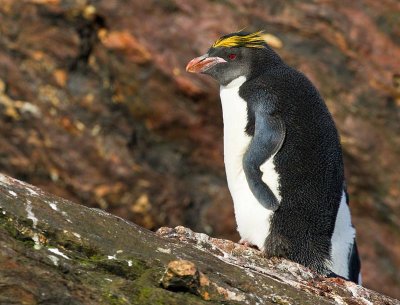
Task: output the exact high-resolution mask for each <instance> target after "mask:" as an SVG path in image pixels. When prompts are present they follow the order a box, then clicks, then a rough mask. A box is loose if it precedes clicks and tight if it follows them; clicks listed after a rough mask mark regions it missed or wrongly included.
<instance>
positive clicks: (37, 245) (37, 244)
mask: <svg viewBox="0 0 400 305" xmlns="http://www.w3.org/2000/svg"><path fill="white" fill-rule="evenodd" d="M25 210H26V213H27V214H28V216H27V218H28V219H30V220H32V227H33V229H36V226H37V223H38V219H37V218H36V216H35V214H34V213H33V211H32V204H31V202H30V201H29V200H27V202H26V207H25ZM32 240H33V241H34V243H35V245H34V246H33V248H34V249H35V250H39V249H40V248H41V247H42V246H41V245H40V240H39V235H38V234H37V233H33V236H32Z"/></svg>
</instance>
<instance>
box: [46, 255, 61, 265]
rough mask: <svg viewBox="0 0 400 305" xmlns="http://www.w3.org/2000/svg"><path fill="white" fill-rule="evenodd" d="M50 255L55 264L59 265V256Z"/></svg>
mask: <svg viewBox="0 0 400 305" xmlns="http://www.w3.org/2000/svg"><path fill="white" fill-rule="evenodd" d="M48 257H49V259H50V260H51V261H52V262H53V264H54V265H56V266H58V261H59V259H58V257H56V256H54V255H49V256H48Z"/></svg>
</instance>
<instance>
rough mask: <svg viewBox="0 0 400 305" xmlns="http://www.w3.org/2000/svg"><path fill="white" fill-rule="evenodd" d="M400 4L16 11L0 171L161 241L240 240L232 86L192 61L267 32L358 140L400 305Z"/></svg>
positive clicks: (359, 191)
mask: <svg viewBox="0 0 400 305" xmlns="http://www.w3.org/2000/svg"><path fill="white" fill-rule="evenodd" d="M399 12H400V3H399V2H398V1H396V0H381V1H374V0H359V1H345V0H337V1H319V0H313V1H309V0H304V1H277V0H269V1H256V0H224V1H196V0H193V1H183V0H149V1H136V0H120V1H108V0H23V1H22V0H21V1H15V0H0V170H1V171H2V172H4V173H6V174H9V175H11V176H13V177H16V178H19V179H20V180H23V181H27V182H30V183H32V184H34V185H37V186H39V187H41V188H43V189H45V190H47V191H49V192H51V193H54V194H57V195H59V196H62V197H65V198H68V199H70V200H74V201H76V202H82V203H84V204H85V205H87V206H90V207H98V208H102V209H104V210H107V211H109V212H111V213H113V214H115V215H118V216H121V217H123V218H124V219H128V220H131V221H134V222H135V223H138V224H139V225H141V226H144V227H146V228H148V229H152V230H155V229H157V228H158V227H160V226H164V225H167V226H171V227H174V226H177V225H184V226H186V227H190V228H191V229H193V230H195V231H200V232H204V233H207V234H209V235H211V236H214V237H220V238H228V239H231V240H238V236H237V234H236V232H235V222H234V218H233V212H232V202H231V198H230V195H229V192H228V190H227V187H226V182H225V176H224V170H223V160H222V156H223V152H222V120H221V110H220V103H219V97H218V88H217V85H216V84H215V83H214V82H212V81H211V80H210V79H207V78H205V77H201V76H200V77H198V76H192V75H188V74H186V73H185V71H184V67H185V65H186V63H187V61H188V60H190V59H191V58H193V57H194V56H198V55H199V54H203V53H204V52H205V51H206V50H207V48H208V47H209V46H210V44H211V43H212V42H213V41H214V40H215V39H216V38H217V37H219V36H220V35H221V34H225V33H228V32H231V31H235V30H238V29H241V28H244V27H247V29H249V30H260V29H265V30H266V31H267V32H268V33H269V34H271V35H272V36H271V41H272V42H273V45H274V47H276V48H278V49H277V51H278V52H279V53H280V54H281V55H282V57H283V58H284V60H286V61H287V62H288V63H289V64H291V65H293V66H294V67H296V68H298V69H300V70H301V71H303V72H304V73H305V74H306V75H307V76H308V77H310V78H311V79H312V81H313V82H314V83H315V85H316V86H317V87H318V89H319V90H320V91H321V94H322V95H323V96H324V98H325V100H326V102H327V104H328V106H329V108H330V110H331V111H332V113H333V116H334V118H335V121H336V123H337V126H338V128H339V130H340V133H341V136H342V145H343V149H344V153H345V163H346V164H345V165H346V176H347V181H348V185H349V191H350V197H351V209H352V213H353V216H354V223H355V226H356V227H357V232H358V236H357V238H358V244H359V246H360V254H361V258H362V262H363V275H364V283H365V285H366V286H367V287H369V288H373V289H375V290H377V291H380V292H383V293H385V294H388V295H391V296H394V297H397V298H400V289H399V287H400V272H399V270H400V218H399V215H400V203H399V197H400V193H399V192H400V191H399V190H400V168H399V166H400V162H399V155H400V77H399V73H400V61H399V60H398V59H399V58H400V32H399V27H398V25H399V23H400V13H399Z"/></svg>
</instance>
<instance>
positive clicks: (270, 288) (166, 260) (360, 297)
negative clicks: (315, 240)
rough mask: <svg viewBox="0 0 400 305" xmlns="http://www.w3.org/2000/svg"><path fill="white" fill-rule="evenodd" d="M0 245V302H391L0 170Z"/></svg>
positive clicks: (288, 264)
mask: <svg viewBox="0 0 400 305" xmlns="http://www.w3.org/2000/svg"><path fill="white" fill-rule="evenodd" d="M0 245H1V247H0V304H27V305H28V304H29V305H30V304H32V305H33V304H43V305H44V304H48V305H50V304H58V305H60V304H76V305H78V304H85V305H87V304H138V305H139V304H140V305H144V304H151V305H154V304H168V305H172V304H182V305H183V304H185V305H186V304H254V305H255V304H293V305H294V304H301V305H306V304H310V305H315V304H349V305H356V304H357V305H370V304H374V305H380V304H382V305H383V304H385V305H390V304H393V305H394V304H400V301H397V300H394V299H391V298H389V297H386V296H383V295H380V294H379V293H376V292H374V291H371V290H368V289H366V288H362V287H360V286H358V285H355V284H354V283H351V282H346V281H344V280H341V279H337V278H331V279H326V278H323V277H321V276H318V275H316V274H314V273H312V272H311V271H310V270H307V269H306V268H304V267H302V266H300V265H298V264H295V263H292V262H290V261H286V260H281V259H272V260H267V259H265V258H263V257H262V256H261V255H260V254H261V253H260V252H259V251H256V250H254V249H250V248H246V247H244V246H242V245H239V244H235V243H233V242H231V241H228V240H223V239H215V238H210V237H209V236H207V235H206V234H203V233H194V232H193V231H191V230H190V229H187V228H185V227H176V228H175V229H172V228H167V227H163V228H160V229H159V230H158V231H157V233H156V234H155V233H153V232H150V231H148V230H146V229H144V228H141V227H139V226H137V225H135V224H133V223H130V222H128V221H126V220H124V219H122V218H119V217H117V216H113V215H111V214H108V213H106V212H104V211H102V210H99V209H93V208H87V207H84V206H81V205H78V204H75V203H72V202H70V201H67V200H65V199H62V198H60V197H56V196H54V195H51V194H49V193H46V192H44V191H42V190H40V189H38V188H36V187H34V186H32V185H28V184H25V183H23V182H21V181H18V180H14V179H12V178H10V177H7V176H4V175H2V174H0Z"/></svg>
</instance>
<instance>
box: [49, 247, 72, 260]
mask: <svg viewBox="0 0 400 305" xmlns="http://www.w3.org/2000/svg"><path fill="white" fill-rule="evenodd" d="M47 250H49V251H50V252H52V253H54V254H57V255H58V256H61V257H63V258H65V259H70V258H69V257H68V256H66V255H65V254H64V253H62V252H61V251H60V250H59V249H57V248H48V249H47Z"/></svg>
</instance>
